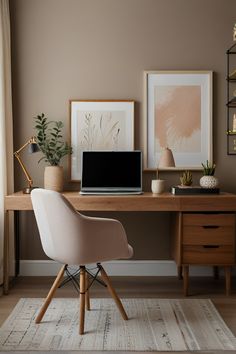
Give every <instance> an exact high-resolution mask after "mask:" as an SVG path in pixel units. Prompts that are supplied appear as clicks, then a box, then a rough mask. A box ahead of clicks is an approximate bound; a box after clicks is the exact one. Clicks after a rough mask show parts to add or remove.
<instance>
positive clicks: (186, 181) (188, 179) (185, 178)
mask: <svg viewBox="0 0 236 354" xmlns="http://www.w3.org/2000/svg"><path fill="white" fill-rule="evenodd" d="M180 183H181V187H182V188H183V187H190V186H191V185H192V183H193V176H192V173H191V172H190V171H184V172H183V174H182V176H181V177H180Z"/></svg>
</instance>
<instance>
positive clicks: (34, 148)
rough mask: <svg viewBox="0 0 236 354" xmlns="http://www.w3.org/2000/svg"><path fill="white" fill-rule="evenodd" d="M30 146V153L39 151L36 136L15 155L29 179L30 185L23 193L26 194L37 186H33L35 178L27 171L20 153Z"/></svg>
mask: <svg viewBox="0 0 236 354" xmlns="http://www.w3.org/2000/svg"><path fill="white" fill-rule="evenodd" d="M27 146H28V147H29V153H30V154H32V153H34V152H37V151H39V147H38V144H37V142H36V140H35V137H34V136H32V137H31V138H30V139H29V140H28V141H27V142H26V143H25V144H24V145H23V146H22V147H21V148H20V149H19V150H17V151H16V152H14V156H15V157H16V158H17V160H18V162H19V164H20V166H21V168H22V170H23V172H24V174H25V176H26V178H27V181H28V187H26V188H24V189H23V193H24V194H30V193H31V191H32V189H33V188H35V187H33V180H32V178H31V176H30V174H29V172H28V171H27V169H26V167H25V165H24V163H23V161H22V159H21V157H20V153H21V151H22V150H24V149H25V148H26V147H27Z"/></svg>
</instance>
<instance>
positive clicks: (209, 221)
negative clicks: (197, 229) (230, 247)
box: [183, 214, 235, 227]
mask: <svg viewBox="0 0 236 354" xmlns="http://www.w3.org/2000/svg"><path fill="white" fill-rule="evenodd" d="M183 226H232V227H235V214H183Z"/></svg>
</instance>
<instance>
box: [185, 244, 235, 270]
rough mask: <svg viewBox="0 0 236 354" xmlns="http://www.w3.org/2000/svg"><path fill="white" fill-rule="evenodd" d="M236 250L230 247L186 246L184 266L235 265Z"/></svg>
mask: <svg viewBox="0 0 236 354" xmlns="http://www.w3.org/2000/svg"><path fill="white" fill-rule="evenodd" d="M234 261H235V257H234V248H233V247H232V246H230V245H184V246H183V260H182V263H184V264H212V265H216V264H217V265H220V264H224V265H227V264H233V263H234Z"/></svg>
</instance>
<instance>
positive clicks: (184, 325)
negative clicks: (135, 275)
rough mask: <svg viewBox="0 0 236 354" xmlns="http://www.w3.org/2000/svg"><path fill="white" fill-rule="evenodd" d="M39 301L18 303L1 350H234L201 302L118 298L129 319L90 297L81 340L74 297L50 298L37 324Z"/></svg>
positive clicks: (0, 336)
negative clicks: (40, 320) (124, 318)
mask: <svg viewBox="0 0 236 354" xmlns="http://www.w3.org/2000/svg"><path fill="white" fill-rule="evenodd" d="M42 302H43V299H38V298H30V299H21V300H20V301H19V302H18V304H17V305H16V307H15V308H14V310H13V312H12V313H11V314H10V316H9V317H8V319H7V320H6V322H5V323H4V324H3V326H2V327H1V329H0V350H2V351H10V350H23V351H24V350H45V351H46V350H83V351H85V350H108V351H110V350H119V351H122V350H123V351H128V350H132V351H178V350H179V351H181V350H182V351H185V350H236V338H235V337H234V335H233V334H232V332H231V331H230V330H229V328H228V327H227V326H226V324H225V323H224V321H223V319H222V318H221V317H220V315H219V313H218V312H217V310H216V308H215V307H214V305H213V304H212V302H211V301H210V300H206V299H204V300H202V299H178V300H173V299H172V300H166V299H123V300H122V302H123V304H124V306H125V309H126V311H127V314H128V316H129V321H124V320H122V318H121V316H120V314H119V312H118V310H117V308H116V306H115V304H114V302H113V301H112V300H111V299H91V311H86V321H85V331H86V333H85V334H84V335H83V336H81V335H79V334H78V307H79V306H78V305H79V301H78V300H77V299H74V298H73V299H58V298H56V299H53V301H52V303H51V305H50V307H49V308H48V311H47V312H46V315H45V316H44V318H43V321H42V322H41V324H37V325H36V324H35V323H34V319H35V317H36V314H37V312H38V310H39V308H40V306H41V304H42Z"/></svg>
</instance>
